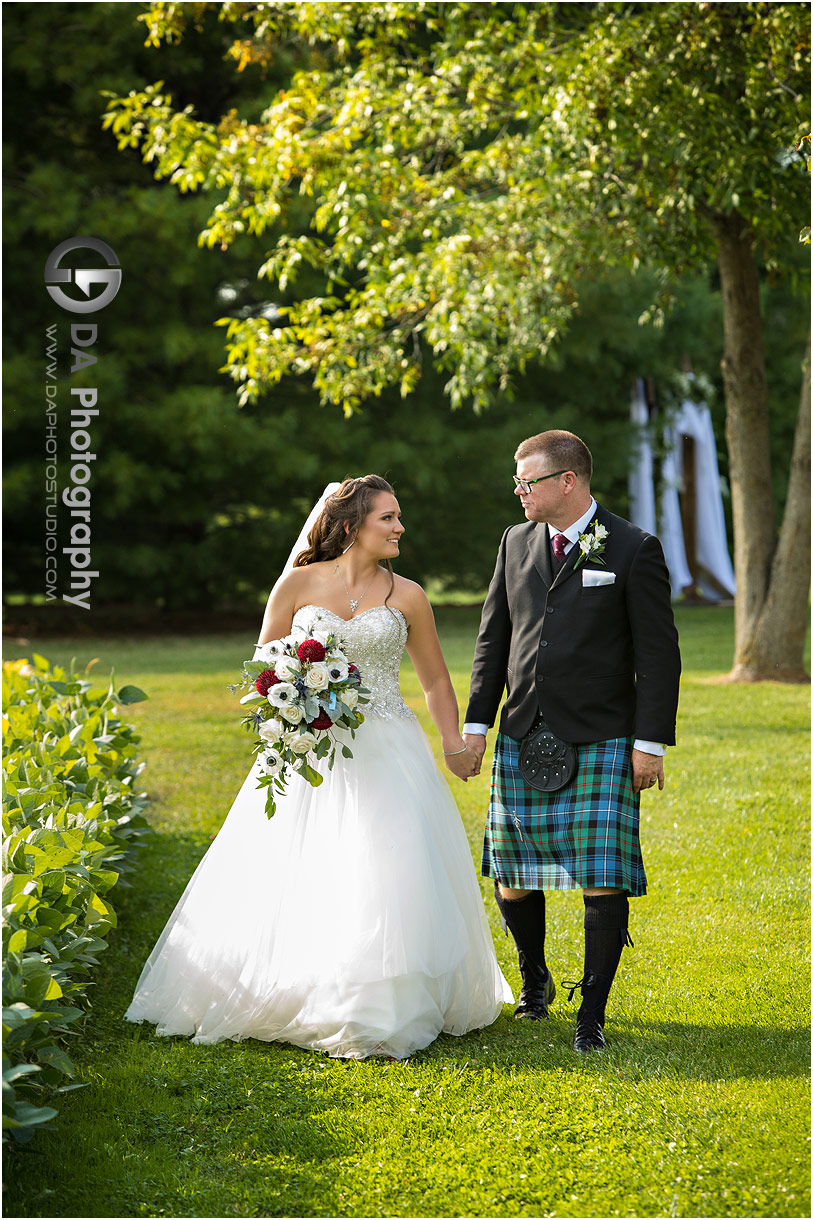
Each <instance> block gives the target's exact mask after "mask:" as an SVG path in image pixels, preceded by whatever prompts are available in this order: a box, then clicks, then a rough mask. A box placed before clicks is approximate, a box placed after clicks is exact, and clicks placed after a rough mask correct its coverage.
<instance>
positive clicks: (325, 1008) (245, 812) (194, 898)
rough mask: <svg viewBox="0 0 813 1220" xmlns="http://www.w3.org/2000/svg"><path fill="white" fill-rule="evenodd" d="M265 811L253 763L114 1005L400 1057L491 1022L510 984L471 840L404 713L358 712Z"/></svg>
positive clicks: (215, 1035) (179, 1022) (209, 1029)
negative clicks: (340, 742)
mask: <svg viewBox="0 0 813 1220" xmlns="http://www.w3.org/2000/svg"><path fill="white" fill-rule="evenodd" d="M352 749H353V754H354V757H353V758H352V759H349V760H345V759H343V758H341V756H340V755H339V756H337V758H336V762H335V765H334V768H333V770H332V771H330V770H328V768H327V764H326V762H325V761H324V760H323V761H322V762H321V763H320V764H319V769H320V771H321V772H322V774H323V775H324V782H323V784H322V785H321V786H320V787H318V788H311V787H310V786H309V785H308V784H306V783H305V782H304V781H303V780H302V779H301V778H300V777H299V776H293V777H292V778H291V779H290V780H289V782H288V788H287V792H286V793H285V795H284V796H282V797H281V798H280V799H279V802H278V805H277V812H276V814H275V816H274V817H273V818H272V819H271V821H269V820H268V819H267V818H266V815H265V810H264V803H265V791H264V790H263V789H260V790H258V789H257V788H256V774H255V770H254V769H252V771H251V772H250V773H249V775H248V778H247V779H246V781H245V783H244V784H243V787H242V788H241V790H240V792H239V794H238V796H237V799H236V800H235V802H234V805H233V806H232V809H231V811H230V812H229V815H228V817H227V819H226V821H225V823H224V825H223V828H222V830H221V831H220V833H219V835H218V836H217V838H216V839H215V841H214V843H213V844H212V846H211V848H210V849H209V851H208V852H207V854H206V856H205V857H204V859H203V860H202V861H201V863H200V865H199V866H198V869H197V871H196V872H195V874H194V875H193V877H192V879H191V881H190V882H189V884H188V886H187V888H186V891H185V892H184V894H183V896H182V897H181V899H180V901H179V903H178V905H177V907H176V908H175V911H174V912H173V914H172V916H171V918H170V920H169V922H168V923H167V925H166V927H165V929H164V931H163V933H162V935H161V937H160V939H159V940H158V943H157V944H156V946H155V948H154V950H153V952H152V954H151V955H150V957H149V960H148V961H147V964H146V966H145V967H144V970H143V972H142V975H141V978H140V979H139V982H138V986H137V988H136V992H135V996H134V998H133V1001H132V1004H131V1005H130V1007H129V1009H128V1010H127V1013H126V1016H127V1019H128V1020H131V1021H150V1022H153V1023H154V1024H155V1025H156V1027H157V1031H158V1033H161V1034H185V1035H191V1037H192V1038H193V1040H194V1041H195V1042H202V1043H208V1042H217V1041H219V1040H221V1039H223V1038H232V1039H242V1038H259V1039H262V1040H264V1041H283V1042H289V1043H293V1044H294V1045H296V1046H302V1047H311V1048H314V1049H318V1050H322V1051H326V1052H327V1053H328V1054H330V1055H333V1056H338V1057H347V1058H359V1059H360V1058H365V1057H367V1056H370V1055H384V1056H391V1057H392V1058H395V1059H401V1058H405V1057H406V1056H408V1055H409V1054H411V1053H412V1052H413V1051H416V1050H419V1049H421V1048H422V1047H425V1046H427V1045H428V1044H429V1043H430V1042H432V1041H433V1040H434V1039H435V1038H436V1037H437V1036H438V1034H439V1033H441V1032H446V1033H449V1034H464V1033H466V1032H468V1031H470V1030H473V1029H477V1028H479V1027H481V1026H484V1025H488V1024H490V1023H491V1022H492V1021H494V1020H495V1019H496V1017H497V1016H498V1014H499V1013H500V1011H501V1009H502V1005H503V1003H504V1002H506V1001H510V1000H511V998H512V997H511V992H510V989H509V987H508V985H507V983H506V981H505V979H504V978H503V976H502V974H501V972H500V970H499V967H498V965H497V961H496V958H495V955H494V947H493V943H492V940H491V933H490V930H489V927H488V924H487V921H486V917H485V912H484V909H483V903H482V899H481V895H480V889H479V886H478V883H477V879H476V876H475V872H474V867H473V864H472V858H471V853H470V850H469V845H468V841H467V839H466V836H465V832H464V830H463V827H462V824H461V822H460V817H459V814H458V811H457V808H456V806H455V803H454V801H453V799H452V796H451V793H450V791H449V787H448V785H447V784H446V781H445V780H444V778H443V777H442V776H441V774H440V772H439V771H438V768H437V766H436V764H435V761H434V758H433V757H432V753H431V750H430V748H429V744H428V742H427V740H426V737H425V736H424V734H423V731H422V730H421V728H420V726H419V724H418V722H417V720H416V719H415V718H414V716H413V715H412V713H411V712H410V713H408V714H407V715H404V716H396V717H392V718H383V717H376V716H374V715H371V716H369V717H368V718H367V720H366V722H365V724H364V725H363V726H362V729H361V730H360V731H359V732H358V734H357V736H356V738H355V741H354V742H353V743H352Z"/></svg>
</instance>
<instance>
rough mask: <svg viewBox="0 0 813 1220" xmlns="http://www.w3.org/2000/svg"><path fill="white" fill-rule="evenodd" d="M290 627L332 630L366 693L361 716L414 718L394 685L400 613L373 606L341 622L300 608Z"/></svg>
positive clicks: (402, 641) (402, 624)
mask: <svg viewBox="0 0 813 1220" xmlns="http://www.w3.org/2000/svg"><path fill="white" fill-rule="evenodd" d="M292 626H294V627H298V628H300V630H302V631H332V632H334V633H335V634H336V636H337V637H338V639H339V641H340V646H341V648H342V651H343V652H344V653H345V655H346V656H347V658H348V660H349V661H351V662H352V663H353V664H354V665H358V667H359V670H360V671H361V678H362V682H363V683H364V685H365V686H366V687H367V689H368V690H369V691H370V702H369V703H368V704H366V705H365V707H364V709H363V710H364V715H365V716H380V717H382V718H383V719H390V718H391V717H393V716H400V717H406V718H408V719H413V720H414V719H415V713H414V712H413V711H412V710H411V708H408V707H407V705H406V704H405V703H404V699H403V696H402V694H401V688H400V687H399V685H398V673H399V670H400V668H401V657H402V656H403V653H404V647H405V645H406V639H407V625H406V619H405V618H404V616H403V614H402V613H401V611H400V610H395V609H392V610H391V609H390V608H389V607H388V606H373V608H372V609H371V610H364V611H362V613H361V614H357V615H356V617H355V618H351V619H343V618H342V617H341V616H340V615H338V614H334V612H333V611H332V610H326V609H325V607H324V606H313V605H308V606H300V607H299V609H298V610H297V612H296V614H295V615H294V619H293V624H292Z"/></svg>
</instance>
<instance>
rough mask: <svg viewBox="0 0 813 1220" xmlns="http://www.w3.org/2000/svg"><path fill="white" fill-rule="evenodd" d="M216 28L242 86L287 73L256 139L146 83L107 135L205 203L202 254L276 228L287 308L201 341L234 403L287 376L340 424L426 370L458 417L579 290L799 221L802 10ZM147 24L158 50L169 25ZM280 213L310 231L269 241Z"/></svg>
mask: <svg viewBox="0 0 813 1220" xmlns="http://www.w3.org/2000/svg"><path fill="white" fill-rule="evenodd" d="M215 7H216V8H217V9H218V13H219V16H220V18H221V20H222V21H224V22H225V23H227V24H229V25H231V26H232V27H234V38H235V42H234V46H233V48H232V55H233V58H234V59H235V60H236V61H237V62H238V63H239V64H240V65H245V63H248V62H262V63H266V62H268V58H269V56H271V57H273V53H274V48H275V47H276V46H277V45H278V41H279V42H282V41H284V42H285V43H286V44H294V45H298V46H299V48H300V50H301V52H302V53H304V52H305V50H306V48H307V47H309V46H312V47H315V48H316V49H315V50H314V51H313V52H312V55H311V63H310V65H309V66H308V67H307V68H304V69H302V70H300V71H296V72H294V73H293V75H292V77H291V80H290V83H289V85H288V87H287V88H285V89H282V90H280V91H279V92H278V93H277V94H276V96H275V97H274V98H273V99H272V100H271V101H270V104H269V105H268V106H267V107H266V109H265V111H264V113H263V114H262V116H261V117H260V120H259V121H258V122H255V121H249V120H248V119H244V118H240V117H239V116H238V115H237V114H236V113H234V112H230V114H229V115H227V116H224V118H223V119H222V120H221V122H220V123H219V124H218V125H216V126H214V125H212V124H211V123H204V122H201V121H200V120H198V119H197V118H196V117H195V116H194V115H193V114H192V113H191V111H190V109H189V107H186V108H185V109H183V110H180V111H177V110H175V109H174V108H173V103H172V99H171V98H169V97H167V96H166V95H164V94H163V93H162V92H161V86H160V84H159V85H154V86H152V87H150V88H148V89H146V90H143V91H142V92H141V93H131V94H129V95H128V96H127V97H120V98H118V99H115V100H114V101H112V102H111V103H110V108H109V113H108V115H107V118H106V123H107V124H108V126H110V128H111V129H112V130H113V131H114V133H115V134H116V135H117V138H118V141H119V145H120V147H123V148H126V147H134V146H137V147H139V148H140V150H141V153H142V156H143V158H144V159H145V161H148V162H149V163H150V164H151V165H152V166H153V167H154V170H155V173H156V176H157V177H166V178H169V180H170V181H172V182H174V183H176V185H178V186H179V188H180V189H181V190H190V189H201V190H204V191H211V190H215V191H216V192H217V196H218V202H217V203H216V205H215V206H214V208H213V210H212V212H211V215H210V217H209V221H208V223H207V225H206V227H205V228H204V230H203V232H202V233H201V237H200V240H201V242H202V243H203V244H205V245H208V246H220V247H221V248H226V247H228V246H231V245H232V244H233V243H234V241H235V240H236V239H237V238H238V237H239V236H240V235H241V234H244V233H255V234H260V233H264V232H265V231H266V230H267V229H268V227H269V226H270V225H271V224H274V226H275V229H274V239H273V243H274V244H273V248H272V249H271V250H270V252H269V253H268V255H267V257H266V258H265V260H264V262H263V263H262V264H261V266H260V269H259V272H258V274H259V276H260V277H262V278H264V279H267V280H269V281H271V282H272V283H274V284H275V285H276V289H277V292H278V294H279V295H285V294H289V295H290V293H291V292H292V290H293V289H294V288H296V292H297V296H296V299H295V300H293V301H290V302H286V303H284V304H279V305H276V306H274V313H273V316H271V315H270V314H268V313H264V314H263V315H261V316H256V315H254V316H250V317H249V316H243V317H233V318H223V319H221V325H225V326H226V327H227V350H228V359H227V364H226V371H228V373H229V374H230V376H231V377H232V378H233V380H234V381H235V383H236V385H237V389H238V399H239V401H240V403H241V404H247V403H250V402H253V401H254V400H255V399H257V398H258V397H259V396H260V395H261V394H263V393H264V392H266V391H267V390H268V389H269V388H270V387H272V386H274V385H275V384H277V383H278V382H279V381H280V379H281V378H282V377H283V376H286V375H291V374H295V375H299V376H304V377H307V378H308V379H309V380H311V381H312V383H313V385H314V386H315V388H316V389H317V390H318V392H319V394H320V397H321V399H322V401H323V402H329V403H335V404H337V405H340V406H341V407H342V408H343V410H344V411H345V413H346V414H351V413H353V412H354V411H356V410H357V409H358V408H359V407H360V406H361V405H362V404H363V403H364V402H365V401H367V400H369V399H371V398H374V397H378V396H380V395H381V394H382V393H383V392H384V391H385V390H386V389H388V388H396V389H397V390H399V391H400V393H401V394H402V395H408V394H410V393H411V392H412V391H413V390H414V389H415V386H416V385H417V383H418V381H419V379H420V376H421V371H422V367H423V363H424V358H425V357H428V358H429V359H431V360H432V361H433V363H434V364H435V365H436V367H437V368H439V369H440V370H443V371H445V372H448V373H449V379H448V381H447V382H446V385H445V392H446V394H447V396H448V397H449V399H450V401H451V404H452V406H455V407H457V406H461V405H462V404H463V403H464V402H470V403H471V404H472V405H473V406H474V408H475V409H479V408H481V407H483V406H485V405H487V404H489V403H490V402H492V401H493V399H494V397H495V396H496V395H497V394H499V393H506V392H508V391H509V390H510V376H511V373H512V372H513V371H515V370H520V369H522V368H523V367H524V365H525V363H526V362H527V361H529V360H532V359H538V358H539V357H544V356H545V355H546V354H547V353H548V352H549V350H550V348H551V345H552V344H553V343H554V342H555V340H556V339H557V337H558V336H559V335H561V333H562V331H563V328H564V327H565V325H566V323H567V320H568V318H569V317H570V316H571V313H572V311H573V309H574V308H575V306H576V304H577V298H576V282H577V280H578V278H579V276H581V275H583V274H584V269H585V267H595V268H601V266H602V265H605V264H610V263H613V262H616V263H619V262H620V263H625V264H628V265H631V266H632V267H634V268H635V267H637V266H638V265H639V264H641V263H650V264H652V265H656V266H668V267H669V268H670V270H671V271H672V272H673V273H674V272H675V271H676V270H680V269H683V268H687V267H689V266H697V265H698V264H699V263H702V262H705V261H707V260H708V259H710V258H713V257H714V251H715V236H714V228H713V219H714V216H715V215H718V214H727V213H729V212H730V211H731V210H732V209H739V210H741V211H742V212H743V214H744V216H745V217H746V221H747V223H748V224H749V225H751V226H752V227H753V229H754V231H755V232H757V233H758V236H759V240H760V241H761V242H762V243H763V245H764V246H765V248H766V249H768V248H769V247H770V246H771V245H772V244H775V243H776V242H777V241H781V240H782V239H783V237H784V234H785V233H786V232H787V230H788V226H789V218H790V217H791V216H793V215H795V214H796V212H797V211H798V209H799V207H800V206H803V203H801V204H800V201H802V200H803V196H804V193H805V189H806V186H805V184H804V182H803V181H800V180H799V176H798V175H796V176H794V175H795V170H794V169H793V168H789V167H788V165H787V163H785V162H783V159H782V157H781V155H780V153H781V150H782V148H783V147H784V146H786V145H787V144H788V142H789V139H792V138H794V137H796V136H798V135H799V134H801V131H800V124H801V123H803V122H804V121H806V120H805V118H804V99H805V97H806V95H807V85H806V64H807V61H808V57H809V31H808V15H807V12H806V10H805V9H804V6H802V5H793V4H779V5H774V6H765V5H757V4H744V5H686V4H680V3H667V4H659V5H639V6H630V5H609V6H608V5H604V6H579V9H578V11H576V12H569V11H568V10H570V9H573V8H575V7H576V6H569V5H565V6H563V5H554V4H535V5H516V6H515V5H510V6H509V5H491V6H482V5H474V4H469V3H452V4H445V5H434V4H422V5H419V6H416V5H410V4H400V3H391V4H387V5H366V6H358V5H354V6H342V5H335V4H319V3H317V4H309V5H292V6H279V5H275V4H270V3H260V4H255V5H251V6H231V7H229V8H228V10H223V9H222V6H211V5H199V6H196V9H197V12H198V15H200V14H201V13H203V12H204V11H206V10H212V9H213V8H215ZM145 20H146V22H147V24H148V26H149V30H150V40H151V42H152V43H153V44H154V45H158V43H160V42H161V41H162V40H166V41H168V42H176V41H178V40H179V39H180V38H181V37H182V36H183V31H184V28H185V25H186V20H187V19H186V17H185V16H184V15H183V12H182V10H181V9H179V7H178V6H177V5H174V4H154V5H152V6H151V8H150V9H149V12H148V14H147V15H146V17H145ZM396 30H397V31H398V34H397V36H396V34H395V33H394V31H396ZM350 48H352V52H351V50H350ZM224 192H225V195H224ZM303 197H304V198H305V199H307V200H309V201H311V208H310V211H309V213H308V214H307V219H306V223H307V225H308V231H307V232H305V233H301V232H300V233H297V232H290V231H287V230H289V229H291V228H293V229H296V228H297V227H300V226H299V224H297V225H291V224H290V223H289V221H290V218H291V213H292V210H293V209H294V208H295V207H298V208H299V209H300V211H301V200H302V198H303ZM300 285H302V287H301V289H300Z"/></svg>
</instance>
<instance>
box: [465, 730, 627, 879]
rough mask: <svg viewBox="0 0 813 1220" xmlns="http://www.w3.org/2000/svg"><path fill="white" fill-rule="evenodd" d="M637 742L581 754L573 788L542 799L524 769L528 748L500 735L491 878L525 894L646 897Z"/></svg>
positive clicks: (488, 859)
mask: <svg viewBox="0 0 813 1220" xmlns="http://www.w3.org/2000/svg"><path fill="white" fill-rule="evenodd" d="M632 740H633V739H632V738H631V737H616V738H612V739H610V740H609V741H598V742H594V743H590V744H588V745H579V746H577V747H576V749H577V752H578V765H577V770H576V774H575V776H574V778H573V780H572V781H571V783H570V784H568V785H567V787H565V788H560V790H559V791H558V792H538V791H537V790H536V788H531V787H530V786H529V785H528V784H526V783H525V781H524V779H523V778H522V775H521V774H520V770H519V749H520V742H518V741H516V740H515V739H514V738H513V737H508V736H506V735H505V734H504V733H499V734H498V736H497V744H496V747H495V750H494V764H493V767H492V772H491V800H490V802H489V808H488V819H487V821H486V830H485V839H484V842H483V867H482V871H483V876H484V877H494V878H496V880H498V881H499V882H500V883H501V884H502V885H505V886H509V887H510V888H511V889H522V890H571V889H592V888H593V887H598V886H607V887H609V888H612V889H620V890H626V891H627V892H628V893H629V894H630V895H631V896H632V897H640V896H641V895H643V894H645V893H646V873H645V872H644V862H643V858H642V856H641V844H640V841H639V838H638V807H639V797H638V795H637V794H636V793H634V792H633V791H632V766H631V761H630V758H631V754H632Z"/></svg>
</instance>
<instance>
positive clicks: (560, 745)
mask: <svg viewBox="0 0 813 1220" xmlns="http://www.w3.org/2000/svg"><path fill="white" fill-rule="evenodd" d="M577 762H578V755H577V753H576V747H575V746H572V745H570V743H569V742H567V741H562V740H561V739H560V738H559V737H557V736H556V734H555V733H552V732H551V731H550V729H549V728H548V726H547V725H546V724H545V722H544V720H543V721H542V722H541V723H540V724H537V725H536V726H535V727H534V728H533V729H531V731H530V733H528V735H527V736H526V737H523V739H522V742H521V743H520V747H519V770H520V774H521V775H522V778H523V779H524V780H525V783H526V784H528V785H529V786H530V787H531V788H536V789H537V791H539V792H558V791H559V789H560V788H565V787H567V785H568V784H569V783H570V781H571V780H572V779H573V776H574V775H575V774H576V765H577Z"/></svg>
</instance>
